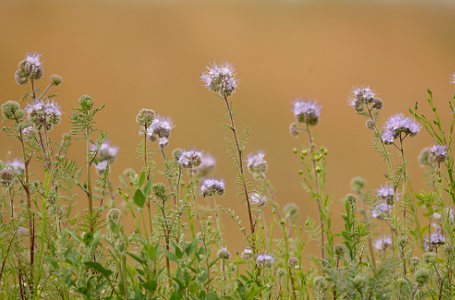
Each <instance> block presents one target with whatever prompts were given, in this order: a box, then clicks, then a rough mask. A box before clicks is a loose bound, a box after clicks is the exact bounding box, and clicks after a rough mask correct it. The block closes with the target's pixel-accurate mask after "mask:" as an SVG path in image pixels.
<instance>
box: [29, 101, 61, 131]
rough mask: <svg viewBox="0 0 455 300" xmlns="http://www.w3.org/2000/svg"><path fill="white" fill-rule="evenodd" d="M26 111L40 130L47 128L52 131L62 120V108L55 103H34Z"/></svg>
mask: <svg viewBox="0 0 455 300" xmlns="http://www.w3.org/2000/svg"><path fill="white" fill-rule="evenodd" d="M25 111H26V112H27V113H28V115H29V118H30V119H31V120H32V122H33V123H34V124H35V126H36V127H37V128H38V129H41V127H42V126H45V127H46V129H48V130H50V129H51V128H52V126H53V125H58V124H59V123H60V120H61V119H62V111H61V107H60V105H58V104H57V103H55V102H54V101H52V102H50V101H47V103H45V102H43V101H41V100H38V101H34V102H33V103H31V104H29V105H27V106H26V107H25Z"/></svg>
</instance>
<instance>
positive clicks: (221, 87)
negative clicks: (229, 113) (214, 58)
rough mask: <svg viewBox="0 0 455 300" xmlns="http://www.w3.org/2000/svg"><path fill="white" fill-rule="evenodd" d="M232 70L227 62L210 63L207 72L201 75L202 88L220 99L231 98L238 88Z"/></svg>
mask: <svg viewBox="0 0 455 300" xmlns="http://www.w3.org/2000/svg"><path fill="white" fill-rule="evenodd" d="M236 75H237V74H236V73H235V72H234V68H233V67H232V66H231V65H230V64H229V63H227V62H225V63H216V62H214V63H212V65H210V66H207V71H206V72H204V73H202V74H201V80H202V81H203V82H204V86H205V87H206V88H208V89H209V90H212V91H214V92H215V93H216V94H218V95H219V96H220V97H222V98H228V97H229V96H231V95H232V94H233V93H234V91H235V90H236V88H237V86H238V80H237V79H236Z"/></svg>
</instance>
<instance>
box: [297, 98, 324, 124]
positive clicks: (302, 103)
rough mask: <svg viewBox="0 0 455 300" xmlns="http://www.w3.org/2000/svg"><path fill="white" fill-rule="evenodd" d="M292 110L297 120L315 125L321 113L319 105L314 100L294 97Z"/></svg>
mask: <svg viewBox="0 0 455 300" xmlns="http://www.w3.org/2000/svg"><path fill="white" fill-rule="evenodd" d="M292 112H293V113H294V116H295V118H296V119H297V121H298V122H300V123H306V124H307V125H316V124H317V123H318V121H319V115H320V114H321V106H320V105H318V103H317V102H316V101H311V100H299V99H296V100H294V102H293V107H292Z"/></svg>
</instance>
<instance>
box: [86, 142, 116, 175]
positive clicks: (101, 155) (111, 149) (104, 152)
mask: <svg viewBox="0 0 455 300" xmlns="http://www.w3.org/2000/svg"><path fill="white" fill-rule="evenodd" d="M90 148H91V150H92V151H96V145H92V146H91V147H90ZM118 151H119V147H117V146H112V145H111V142H110V141H107V140H106V141H104V142H103V143H101V145H100V148H99V150H98V153H97V154H96V162H95V168H96V170H97V171H98V172H100V173H103V172H104V171H105V170H106V168H107V166H108V165H110V164H111V163H112V162H114V160H115V158H116V157H117V153H118Z"/></svg>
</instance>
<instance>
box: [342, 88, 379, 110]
mask: <svg viewBox="0 0 455 300" xmlns="http://www.w3.org/2000/svg"><path fill="white" fill-rule="evenodd" d="M371 103H372V104H373V105H372V106H371V108H374V109H378V110H379V109H381V108H382V101H381V99H379V98H376V95H375V94H374V92H373V91H372V90H371V89H370V88H369V87H365V88H355V89H353V90H352V98H351V99H350V100H349V104H350V105H351V106H352V107H353V108H354V109H355V111H357V112H363V111H364V110H365V106H367V107H368V108H369V106H368V105H370V104H371ZM371 108H369V109H371Z"/></svg>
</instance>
